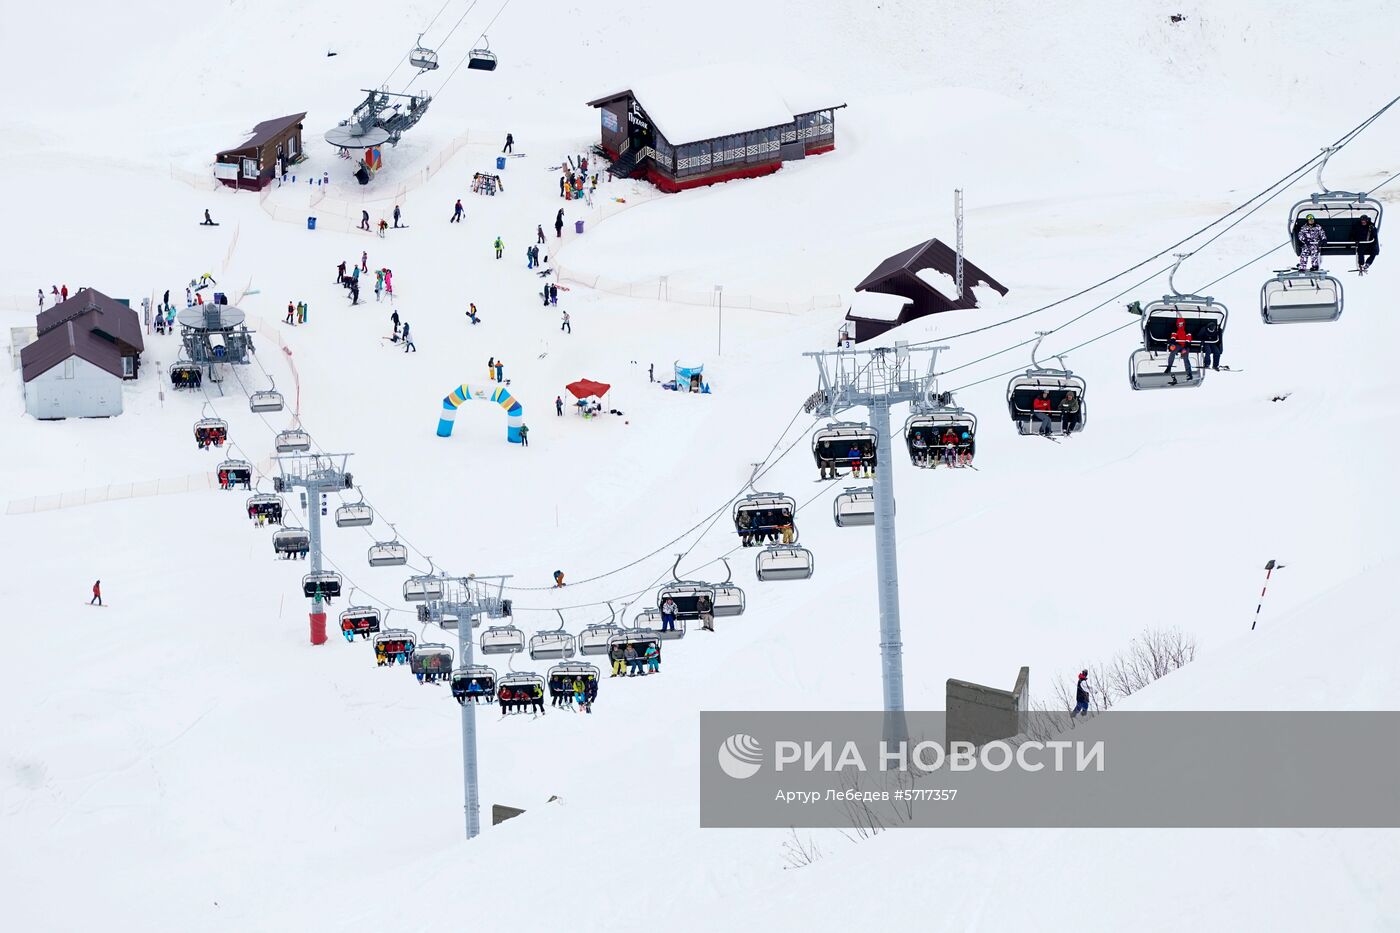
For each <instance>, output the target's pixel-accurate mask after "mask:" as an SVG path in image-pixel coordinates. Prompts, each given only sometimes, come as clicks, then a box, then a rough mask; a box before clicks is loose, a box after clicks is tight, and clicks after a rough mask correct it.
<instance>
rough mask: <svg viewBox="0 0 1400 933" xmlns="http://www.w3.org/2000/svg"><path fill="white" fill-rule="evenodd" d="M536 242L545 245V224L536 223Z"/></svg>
mask: <svg viewBox="0 0 1400 933" xmlns="http://www.w3.org/2000/svg"><path fill="white" fill-rule="evenodd" d="M535 242H536V243H538V244H540V245H541V246H543V245H544V225H543V224H535Z"/></svg>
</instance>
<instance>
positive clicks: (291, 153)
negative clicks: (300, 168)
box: [287, 135, 297, 159]
mask: <svg viewBox="0 0 1400 933" xmlns="http://www.w3.org/2000/svg"><path fill="white" fill-rule="evenodd" d="M296 157H297V138H296V136H295V135H293V136H288V137H287V158H289V159H295V158H296Z"/></svg>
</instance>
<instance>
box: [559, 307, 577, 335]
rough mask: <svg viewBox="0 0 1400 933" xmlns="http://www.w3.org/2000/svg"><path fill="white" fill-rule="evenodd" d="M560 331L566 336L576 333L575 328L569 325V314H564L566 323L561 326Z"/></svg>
mask: <svg viewBox="0 0 1400 933" xmlns="http://www.w3.org/2000/svg"><path fill="white" fill-rule="evenodd" d="M559 329H560V330H561V331H563V332H564V333H566V334H572V333H573V332H574V326H573V325H572V324H570V323H569V312H567V311H565V312H564V323H562V324H560V325H559Z"/></svg>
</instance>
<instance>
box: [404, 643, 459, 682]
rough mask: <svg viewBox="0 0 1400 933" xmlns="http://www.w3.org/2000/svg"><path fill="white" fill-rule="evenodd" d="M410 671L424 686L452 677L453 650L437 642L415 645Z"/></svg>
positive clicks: (409, 660) (409, 665)
mask: <svg viewBox="0 0 1400 933" xmlns="http://www.w3.org/2000/svg"><path fill="white" fill-rule="evenodd" d="M408 669H409V670H410V671H412V672H413V674H414V675H415V676H417V678H418V682H419V683H422V684H435V683H438V682H439V681H442V680H447V679H448V678H449V677H451V676H452V649H451V648H449V647H448V646H447V645H441V644H438V643H437V642H424V643H423V644H420V645H415V646H414V648H413V653H412V654H410V655H409V657H408Z"/></svg>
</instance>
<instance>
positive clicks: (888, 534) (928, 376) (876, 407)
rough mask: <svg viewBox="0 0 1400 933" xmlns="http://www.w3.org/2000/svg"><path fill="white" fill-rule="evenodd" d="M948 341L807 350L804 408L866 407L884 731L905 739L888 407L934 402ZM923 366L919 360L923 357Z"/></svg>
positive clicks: (833, 411)
mask: <svg viewBox="0 0 1400 933" xmlns="http://www.w3.org/2000/svg"><path fill="white" fill-rule="evenodd" d="M946 349H948V348H947V347H941V346H940V347H921V348H919V349H913V350H911V349H910V348H909V347H908V346H907V345H906V344H905V343H904V342H902V341H901V342H899V343H896V344H895V345H894V346H893V347H876V348H875V349H872V350H823V351H819V352H815V353H804V354H803V356H808V357H811V358H812V359H813V360H815V361H816V364H817V373H818V385H817V391H816V392H815V393H813V395H812V396H811V397H810V398H809V399H808V402H807V406H806V407H807V410H808V411H810V412H812V413H813V414H815V415H817V416H819V417H834V416H836V415H838V414H840V413H841V412H843V411H846V410H847V409H850V408H857V407H860V408H865V409H866V410H867V411H869V413H870V426H871V428H873V429H874V431H875V460H876V466H875V576H876V588H877V592H878V594H879V599H880V658H881V672H882V677H883V681H884V704H885V735H886V737H887V738H890V739H903V738H904V737H905V736H906V735H907V729H906V728H905V723H904V652H903V649H904V644H903V642H902V641H900V628H899V559H898V557H899V555H898V549H897V546H896V539H895V527H894V456H893V446H892V444H891V443H890V407H891V406H893V405H898V404H899V403H901V402H909V403H910V404H911V405H913V406H914V407H915V408H916V409H918V410H926V409H928V408H931V407H933V406H934V404H935V401H934V395H935V393H936V391H937V384H936V381H935V377H934V365H935V363H936V362H937V360H938V351H940V350H946ZM924 358H926V359H927V364H926V365H924V364H923V359H924Z"/></svg>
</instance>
